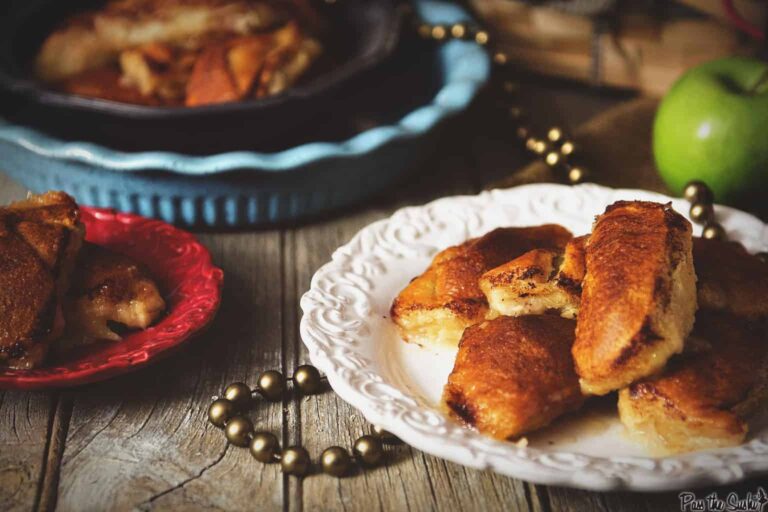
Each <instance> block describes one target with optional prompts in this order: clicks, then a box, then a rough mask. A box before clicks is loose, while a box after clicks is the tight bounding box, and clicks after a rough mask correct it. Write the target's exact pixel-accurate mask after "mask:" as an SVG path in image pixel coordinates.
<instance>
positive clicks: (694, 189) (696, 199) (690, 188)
mask: <svg viewBox="0 0 768 512" xmlns="http://www.w3.org/2000/svg"><path fill="white" fill-rule="evenodd" d="M683 196H685V198H686V199H687V200H688V201H690V202H691V203H711V202H712V201H713V200H714V196H713V194H712V190H710V188H709V187H708V186H707V185H706V183H704V182H703V181H697V180H694V181H689V182H688V184H687V185H686V186H685V188H684V189H683Z"/></svg>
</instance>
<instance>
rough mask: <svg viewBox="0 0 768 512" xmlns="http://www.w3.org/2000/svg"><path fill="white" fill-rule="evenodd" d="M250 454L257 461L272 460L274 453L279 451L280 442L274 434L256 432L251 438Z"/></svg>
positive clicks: (273, 459)
mask: <svg viewBox="0 0 768 512" xmlns="http://www.w3.org/2000/svg"><path fill="white" fill-rule="evenodd" d="M250 449H251V455H253V458H254V459H256V460H258V461H259V462H274V461H275V455H276V454H277V453H279V452H280V443H279V442H278V440H277V437H275V435H274V434H271V433H269V432H256V433H255V434H253V439H251V445H250Z"/></svg>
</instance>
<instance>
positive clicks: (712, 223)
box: [683, 180, 759, 256]
mask: <svg viewBox="0 0 768 512" xmlns="http://www.w3.org/2000/svg"><path fill="white" fill-rule="evenodd" d="M683 197H685V199H687V200H688V202H689V203H691V209H690V211H689V214H690V217H691V220H693V221H694V222H695V223H697V224H703V225H704V227H703V229H702V231H701V236H702V237H703V238H709V239H716V240H725V238H726V233H725V228H723V226H722V225H720V223H718V222H717V221H716V220H715V208H714V206H713V203H714V200H715V195H714V194H713V193H712V190H711V189H710V188H709V187H708V186H707V185H706V184H705V183H703V182H701V181H697V180H694V181H691V182H688V184H687V185H685V188H684V189H683ZM758 256H759V255H758Z"/></svg>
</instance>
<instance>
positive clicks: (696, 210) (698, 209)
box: [689, 203, 715, 222]
mask: <svg viewBox="0 0 768 512" xmlns="http://www.w3.org/2000/svg"><path fill="white" fill-rule="evenodd" d="M689 213H690V214H691V219H693V220H694V221H695V222H709V221H710V220H712V218H713V217H714V216H715V209H714V208H713V207H712V205H711V204H709V203H693V204H692V205H691V209H690V212H689Z"/></svg>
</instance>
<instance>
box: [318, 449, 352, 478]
mask: <svg viewBox="0 0 768 512" xmlns="http://www.w3.org/2000/svg"><path fill="white" fill-rule="evenodd" d="M320 466H321V467H322V468H323V473H325V474H326V475H331V476H337V477H338V476H344V475H346V474H347V473H349V470H350V469H351V468H352V458H351V457H350V456H349V453H347V450H345V449H344V448H342V447H341V446H331V447H330V448H326V449H325V450H323V453H322V455H320Z"/></svg>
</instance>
